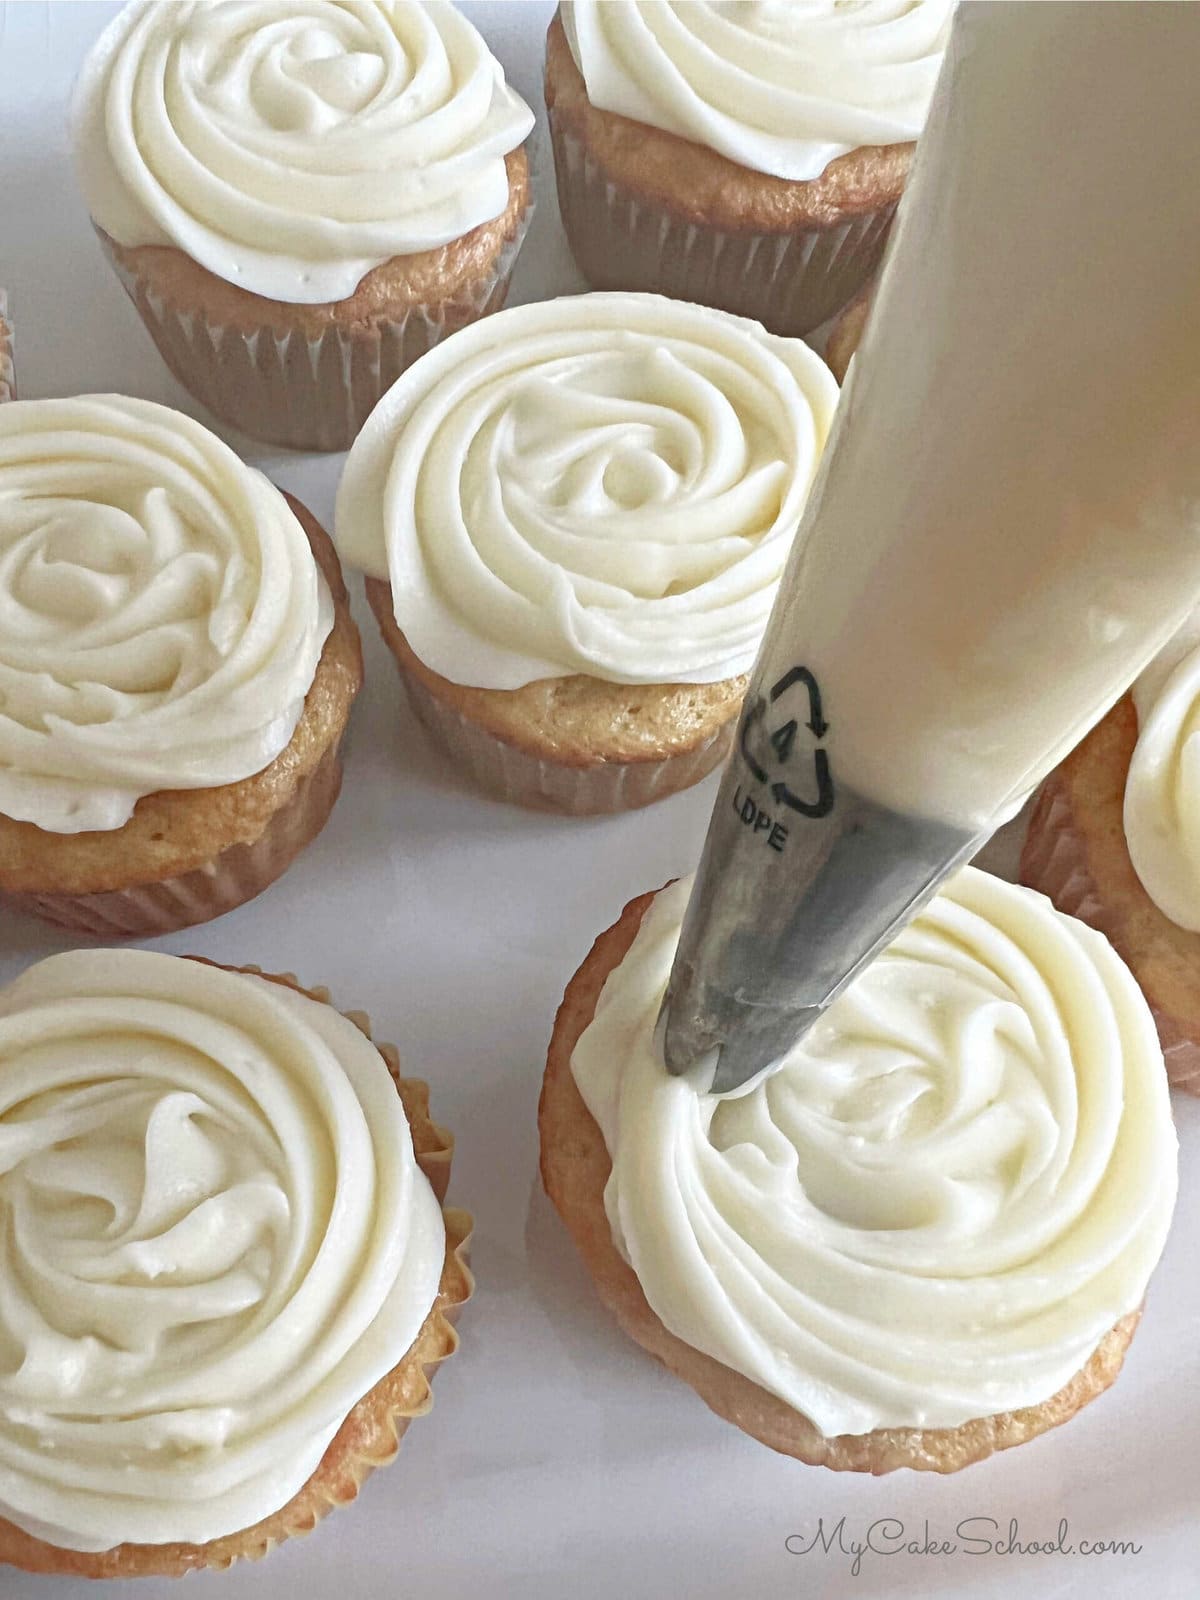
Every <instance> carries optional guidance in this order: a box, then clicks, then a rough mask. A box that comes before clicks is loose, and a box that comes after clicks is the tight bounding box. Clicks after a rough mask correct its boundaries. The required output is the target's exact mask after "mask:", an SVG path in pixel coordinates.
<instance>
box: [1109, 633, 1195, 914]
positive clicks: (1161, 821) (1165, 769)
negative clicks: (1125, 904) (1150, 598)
mask: <svg viewBox="0 0 1200 1600" xmlns="http://www.w3.org/2000/svg"><path fill="white" fill-rule="evenodd" d="M1133 700H1134V704H1135V706H1136V707H1137V714H1138V737H1137V744H1136V745H1135V746H1134V751H1133V758H1132V760H1131V761H1130V763H1129V774H1128V776H1127V778H1126V780H1125V809H1124V821H1125V840H1126V843H1127V844H1128V846H1129V858H1130V860H1131V861H1132V862H1133V866H1134V870H1135V872H1136V873H1137V875H1138V877H1139V878H1140V879H1141V883H1142V887H1143V888H1144V889H1145V891H1146V893H1147V894H1148V895H1149V896H1150V898H1151V899H1152V900H1153V901H1154V903H1155V905H1156V906H1157V907H1158V909H1159V910H1160V911H1161V912H1162V913H1163V915H1164V916H1166V917H1168V918H1169V919H1170V920H1171V921H1172V922H1173V923H1175V924H1176V926H1177V927H1180V928H1187V929H1189V930H1190V931H1191V932H1193V933H1196V932H1200V612H1193V613H1192V615H1191V616H1190V617H1189V618H1188V619H1187V621H1186V622H1185V623H1184V624H1183V626H1182V627H1181V628H1180V630H1179V632H1178V633H1176V634H1175V635H1174V636H1173V638H1172V639H1171V640H1170V641H1169V642H1168V644H1167V645H1166V646H1165V647H1164V648H1163V650H1161V651H1160V652H1159V654H1158V655H1157V656H1156V657H1155V658H1154V660H1153V661H1152V662H1151V663H1150V665H1149V666H1148V667H1147V668H1146V669H1145V671H1144V672H1143V673H1142V674H1141V675H1140V677H1139V678H1138V679H1137V681H1136V682H1135V684H1134V686H1133Z"/></svg>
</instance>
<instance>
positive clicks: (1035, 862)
mask: <svg viewBox="0 0 1200 1600" xmlns="http://www.w3.org/2000/svg"><path fill="white" fill-rule="evenodd" d="M1019 876H1020V879H1021V882H1022V883H1023V884H1025V885H1026V886H1027V887H1028V888H1030V889H1037V890H1040V892H1041V893H1042V894H1044V895H1048V896H1049V897H1050V899H1051V900H1052V901H1053V903H1054V904H1055V906H1056V907H1057V908H1058V910H1059V911H1064V912H1066V914H1067V915H1068V916H1071V917H1078V918H1079V920H1080V921H1081V922H1086V923H1087V925H1088V927H1090V928H1095V929H1096V931H1097V932H1098V933H1102V934H1103V935H1104V936H1105V938H1106V939H1107V940H1108V942H1109V943H1110V944H1111V945H1112V947H1113V949H1114V950H1116V952H1117V954H1118V955H1119V956H1120V957H1121V958H1122V960H1123V961H1125V962H1126V964H1127V965H1128V966H1129V968H1130V970H1131V971H1132V973H1133V975H1134V977H1135V978H1139V974H1138V959H1137V952H1136V951H1134V950H1131V949H1130V948H1129V946H1128V941H1127V939H1126V933H1125V926H1124V923H1123V922H1122V920H1121V919H1120V918H1119V917H1117V916H1115V915H1114V914H1113V913H1112V912H1111V910H1110V909H1109V907H1108V906H1107V905H1106V904H1105V902H1104V899H1103V897H1102V895H1101V893H1100V890H1099V888H1098V887H1097V884H1096V881H1095V879H1094V878H1093V877H1092V874H1091V871H1090V869H1089V866H1088V846H1087V842H1086V840H1085V838H1084V836H1083V834H1082V833H1081V831H1080V829H1079V828H1078V826H1077V824H1076V821H1075V814H1074V808H1073V807H1072V804H1071V798H1070V791H1069V789H1068V787H1067V784H1066V782H1065V781H1064V779H1063V778H1062V776H1061V774H1060V773H1057V772H1055V773H1051V775H1050V777H1049V778H1047V780H1046V782H1045V783H1044V784H1043V785H1042V789H1041V792H1040V793H1039V795H1038V798H1037V802H1036V804H1035V806H1034V811H1033V815H1032V817H1031V818H1030V821H1029V832H1028V834H1027V835H1026V839H1025V846H1024V849H1023V850H1022V852H1021V866H1020V874H1019ZM1140 981H1141V979H1140V978H1139V982H1140ZM1197 987H1198V990H1200V979H1198V984H1197ZM1146 1001H1147V1003H1148V1005H1149V1006H1150V1010H1151V1011H1152V1013H1153V1015H1154V1021H1155V1023H1156V1024H1157V1026H1158V1038H1159V1043H1160V1044H1161V1045H1162V1050H1163V1061H1164V1062H1165V1064H1166V1069H1167V1077H1168V1079H1169V1080H1170V1082H1171V1084H1172V1086H1173V1087H1174V1088H1176V1089H1183V1090H1185V1091H1186V1092H1187V1093H1188V1094H1194V1095H1200V1038H1197V1036H1196V1031H1195V1028H1194V1026H1193V1025H1191V1024H1189V1023H1187V1022H1185V1021H1183V1020H1181V1019H1180V1018H1177V1017H1175V1016H1174V1015H1172V1013H1171V1012H1170V1011H1169V1010H1166V1009H1164V1008H1163V1007H1162V1006H1160V1005H1158V1004H1156V1003H1155V1000H1154V997H1153V996H1152V995H1150V994H1147V995H1146Z"/></svg>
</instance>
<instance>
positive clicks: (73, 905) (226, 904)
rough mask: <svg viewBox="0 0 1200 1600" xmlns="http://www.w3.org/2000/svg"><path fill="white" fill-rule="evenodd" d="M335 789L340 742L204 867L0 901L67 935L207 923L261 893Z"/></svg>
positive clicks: (304, 841)
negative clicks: (261, 824) (263, 818)
mask: <svg viewBox="0 0 1200 1600" xmlns="http://www.w3.org/2000/svg"><path fill="white" fill-rule="evenodd" d="M341 786H342V763H341V756H340V746H339V745H338V744H334V745H331V746H330V747H329V749H328V750H327V751H326V752H325V754H324V755H323V756H322V757H321V759H320V761H318V763H317V765H316V766H315V767H314V768H313V769H312V771H311V772H309V773H308V774H307V775H306V776H304V777H303V778H301V779H300V780H299V781H298V782H297V784H296V787H295V789H294V790H293V792H292V795H291V798H290V799H289V800H288V801H287V802H286V803H285V804H284V805H282V806H281V807H280V808H279V810H278V811H276V812H275V814H274V815H273V816H272V818H271V820H270V822H269V823H268V824H267V827H266V829H265V830H264V832H263V833H262V834H261V835H260V836H259V838H257V839H256V840H255V841H254V842H253V843H252V844H234V845H230V846H229V848H228V849H227V850H222V851H221V853H220V855H218V856H216V857H214V858H213V859H212V860H211V861H206V862H205V863H204V865H203V866H200V867H195V868H193V869H192V870H191V871H190V872H184V873H180V874H179V875H178V876H176V877H171V878H163V879H161V880H160V881H158V882H156V883H139V884H131V885H130V886H129V887H128V888H123V889H111V890H104V891H101V892H99V893H95V894H35V893H25V892H21V893H8V894H0V904H7V905H8V906H10V907H11V908H12V909H13V910H16V911H26V912H29V913H31V914H32V915H33V916H37V917H41V918H42V919H43V920H44V921H46V922H52V923H54V924H55V926H56V927H59V928H67V929H69V930H70V931H71V932H72V933H85V934H90V935H92V937H94V938H98V939H114V938H115V939H128V938H134V937H145V936H147V935H150V934H157V933H172V932H174V931H175V930H176V929H177V928H188V927H191V926H193V924H195V923H197V922H208V921H210V920H211V919H212V918H213V917H219V916H222V915H223V914H224V913H225V912H226V911H232V910H234V908H235V907H236V906H240V905H244V904H245V902H246V901H247V900H253V899H254V897H255V895H257V894H261V893H262V891H263V890H264V889H266V888H267V887H268V886H269V885H270V884H272V883H274V882H275V879H276V878H278V877H280V876H281V875H282V874H283V873H284V872H286V870H287V869H288V867H290V866H291V864H292V862H293V861H294V860H295V859H296V857H297V856H298V855H299V854H300V852H301V850H303V849H304V847H305V846H306V845H308V844H310V843H311V842H312V840H313V839H315V838H316V836H317V834H318V833H320V831H321V829H322V828H323V827H324V826H325V823H326V821H327V820H328V817H329V813H330V812H331V811H332V809H333V804H334V801H335V800H336V799H337V797H338V791H339V790H340V789H341Z"/></svg>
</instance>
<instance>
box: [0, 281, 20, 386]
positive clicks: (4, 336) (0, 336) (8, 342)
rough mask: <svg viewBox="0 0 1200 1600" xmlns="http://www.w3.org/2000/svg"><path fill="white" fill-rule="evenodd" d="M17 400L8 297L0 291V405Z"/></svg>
mask: <svg viewBox="0 0 1200 1600" xmlns="http://www.w3.org/2000/svg"><path fill="white" fill-rule="evenodd" d="M16 398H17V375H16V371H15V370H14V368H13V331H12V323H11V322H10V321H9V320H8V295H7V294H6V293H5V291H4V290H3V289H0V404H2V403H3V402H4V401H5V400H15V399H16Z"/></svg>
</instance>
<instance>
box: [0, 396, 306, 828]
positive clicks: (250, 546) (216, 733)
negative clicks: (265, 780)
mask: <svg viewBox="0 0 1200 1600" xmlns="http://www.w3.org/2000/svg"><path fill="white" fill-rule="evenodd" d="M332 625H333V602H332V600H331V598H330V595H329V591H328V588H327V586H326V584H325V581H324V579H323V578H322V577H321V574H320V571H319V569H318V567H317V564H316V561H315V560H314V558H313V554H312V550H311V548H310V546H309V543H308V539H307V537H306V535H305V532H304V529H303V528H302V527H301V526H300V523H299V522H298V521H297V520H296V517H295V515H294V514H293V512H292V510H291V508H290V507H289V506H288V504H287V501H286V500H285V499H284V498H283V496H282V494H280V492H279V490H278V489H276V488H275V487H274V486H273V485H272V484H271V483H269V482H268V481H267V479H266V478H264V477H263V476H262V474H261V473H259V472H255V471H252V470H251V469H250V468H248V467H246V466H244V465H243V463H242V462H241V461H240V460H239V459H238V457H237V456H236V455H234V453H233V451H232V450H230V449H229V448H228V446H226V445H224V444H222V442H221V441H220V440H219V439H218V438H217V437H216V436H215V435H214V434H211V433H209V431H208V430H207V429H206V428H203V427H201V426H200V424H199V423H197V422H193V421H192V420H191V419H190V418H188V417H185V416H182V415H181V414H180V413H178V412H175V411H171V410H168V408H167V407H166V406H160V405H153V404H151V403H150V402H148V401H145V400H130V399H125V398H123V397H121V396H118V395H88V396H84V397H82V398H80V399H74V400H16V401H13V402H12V403H11V404H9V405H6V406H3V407H0V812H2V813H3V814H4V815H5V816H9V817H13V818H16V819H17V820H19V821H28V822H35V823H36V824H37V825H38V826H39V827H40V828H44V829H47V830H48V831H50V832H55V833H79V832H84V831H88V830H92V829H100V830H102V829H110V828H119V827H121V826H122V825H123V824H124V823H125V822H126V821H128V819H129V817H130V815H131V814H132V812H133V808H134V806H135V804H136V803H137V801H138V800H139V799H140V798H141V797H142V796H143V795H146V794H153V793H155V792H156V791H158V790H161V789H203V788H211V787H215V786H218V785H220V784H225V783H233V782H236V781H237V780H239V779H241V778H246V777H249V776H250V775H251V774H252V773H255V772H260V771H261V770H262V769H263V768H264V767H265V766H267V765H268V764H269V763H270V762H271V761H273V760H274V758H275V757H276V756H277V755H278V754H279V753H280V751H281V750H282V749H283V748H284V746H285V745H286V744H287V743H288V741H289V739H290V738H291V736H292V734H293V732H294V731H295V727H296V724H297V722H298V721H299V718H300V713H301V711H302V710H303V707H304V697H305V695H306V694H307V693H308V690H309V688H310V686H311V684H312V680H313V676H314V674H315V672H316V668H317V662H318V660H319V659H320V655H321V650H322V647H323V645H324V642H325V639H326V637H327V635H328V633H329V630H330V628H331V627H332Z"/></svg>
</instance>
